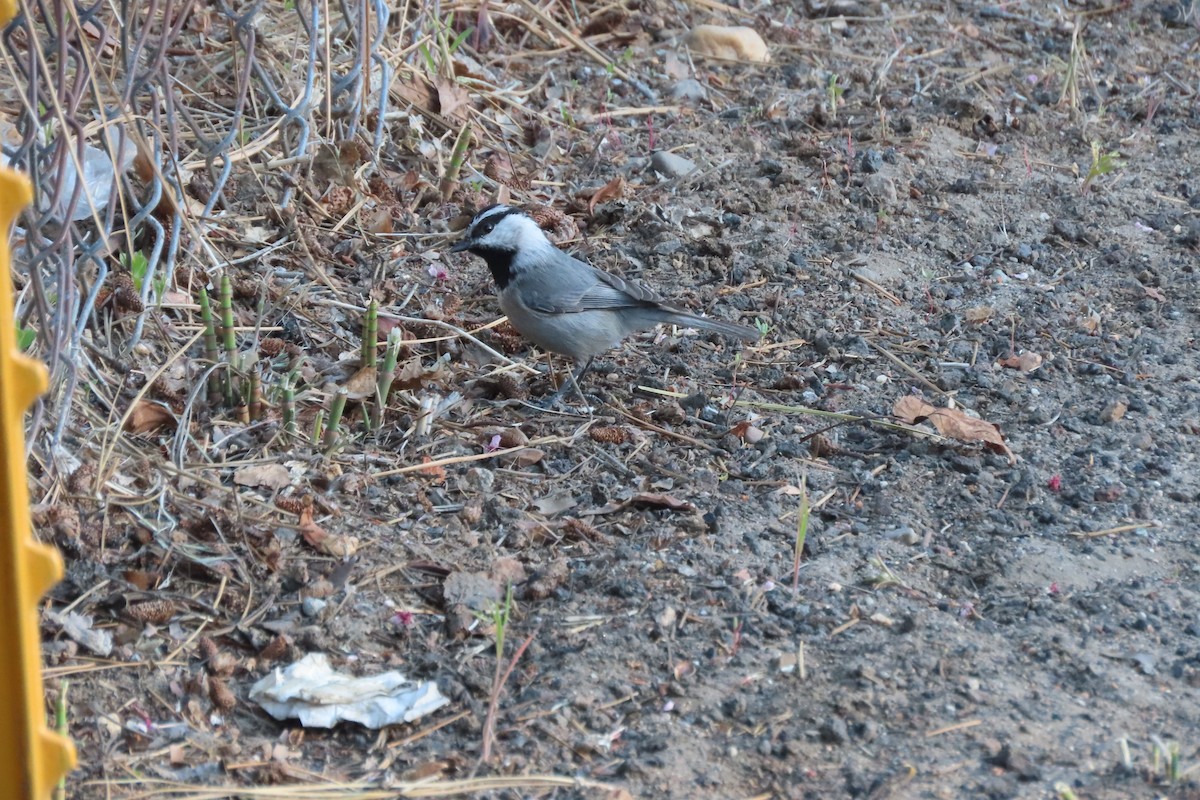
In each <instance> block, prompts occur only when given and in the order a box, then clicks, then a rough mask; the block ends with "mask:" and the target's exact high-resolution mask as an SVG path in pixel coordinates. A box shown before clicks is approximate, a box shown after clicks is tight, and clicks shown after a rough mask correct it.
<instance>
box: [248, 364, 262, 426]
mask: <svg viewBox="0 0 1200 800" xmlns="http://www.w3.org/2000/svg"><path fill="white" fill-rule="evenodd" d="M264 405H265V403H264V402H263V387H262V370H261V369H259V368H258V367H255V368H254V370H252V371H251V373H250V420H251V421H252V422H258V421H259V420H260V419H262V418H263V407H264Z"/></svg>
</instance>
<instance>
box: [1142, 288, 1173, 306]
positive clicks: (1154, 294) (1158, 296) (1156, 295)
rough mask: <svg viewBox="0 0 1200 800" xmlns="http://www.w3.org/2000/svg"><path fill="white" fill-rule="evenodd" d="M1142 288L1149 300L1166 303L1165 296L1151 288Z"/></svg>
mask: <svg viewBox="0 0 1200 800" xmlns="http://www.w3.org/2000/svg"><path fill="white" fill-rule="evenodd" d="M1142 288H1143V289H1145V290H1146V297H1149V298H1150V299H1151V300H1157V301H1158V302H1160V303H1165V302H1167V296H1166V295H1165V294H1163V293H1162V292H1161V291H1159V290H1158V289H1155V288H1154V287H1153V286H1143V287H1142Z"/></svg>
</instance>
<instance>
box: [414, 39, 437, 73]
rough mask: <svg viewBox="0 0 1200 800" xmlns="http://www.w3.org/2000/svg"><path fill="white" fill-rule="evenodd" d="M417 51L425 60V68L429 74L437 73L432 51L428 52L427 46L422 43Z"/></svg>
mask: <svg viewBox="0 0 1200 800" xmlns="http://www.w3.org/2000/svg"><path fill="white" fill-rule="evenodd" d="M417 52H418V53H420V54H421V58H422V59H424V60H425V69H427V70H429V74H430V75H437V62H436V61H434V60H433V53H431V52H429V46H428V45H424V44H423V45H421V46H420V47H418V48H417Z"/></svg>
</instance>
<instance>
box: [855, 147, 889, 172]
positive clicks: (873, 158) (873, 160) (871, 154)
mask: <svg viewBox="0 0 1200 800" xmlns="http://www.w3.org/2000/svg"><path fill="white" fill-rule="evenodd" d="M858 167H859V169H861V170H862V171H863V172H866V173H867V174H869V175H870V174H874V173H876V172H879V170H881V169H883V154H882V153H880V152H879V151H878V150H866V151H864V152H863V154H862V158H860V159H859V161H858Z"/></svg>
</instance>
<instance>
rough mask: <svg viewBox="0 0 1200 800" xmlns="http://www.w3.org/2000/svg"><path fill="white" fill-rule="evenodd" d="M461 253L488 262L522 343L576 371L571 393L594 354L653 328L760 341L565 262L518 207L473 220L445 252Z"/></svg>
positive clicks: (750, 331)
mask: <svg viewBox="0 0 1200 800" xmlns="http://www.w3.org/2000/svg"><path fill="white" fill-rule="evenodd" d="M464 250H466V251H469V252H471V253H474V254H475V255H477V256H479V257H480V258H482V259H483V260H484V261H486V262H487V265H488V269H489V270H491V273H492V278H493V279H494V280H495V281H496V288H497V290H499V295H500V309H501V310H502V311H503V312H504V313H505V314H507V315H508V320H509V322H511V323H512V325H513V327H514V328H516V329H517V331H518V332H520V334H521V335H522V336H524V337H525V338H527V339H529V340H531V341H532V342H533V343H534V344H536V345H537V346H538V347H540V348H542V349H543V350H549V351H551V352H555V353H562V354H563V355H566V356H570V357H571V358H573V359H575V360H576V361H577V362H580V363H582V364H583V366H582V368H581V369H580V370H579V372H578V373H577V374H576V375H573V376H572V377H571V380H572V383H573V384H575V391H576V392H579V386H578V381H579V379H580V378H582V377H583V374H584V373H585V372H587V370H588V368H589V367H591V365H592V360H593V359H594V358H595V357H596V356H597V355H598V354H599V353H603V352H604V351H605V350H609V349H611V348H613V347H616V346H617V344H619V343H620V341H621V340H622V339H624V338H625V337H626V336H628V335H629V334H631V333H633V332H635V331H640V330H646V329H648V328H653V327H654V326H655V325H657V324H659V323H660V322H665V323H667V324H671V325H683V326H687V327H692V328H703V329H704V330H710V331H716V332H717V333H720V334H722V335H724V336H728V337H730V338H733V339H742V340H744V341H747V342H753V341H757V340H758V339H759V338H760V336H761V335H760V333H759V332H758V331H757V330H755V329H754V328H747V327H745V326H744V325H734V324H733V323H730V322H722V321H721V320H717V319H708V318H706V317H698V316H696V315H695V314H689V313H688V312H686V311H682V310H680V309H678V308H675V307H674V306H671V305H669V304H668V303H667V302H666V301H665V300H663V299H662V298H661V297H659V296H658V295H657V294H656V293H655V292H654V291H653V290H651V289H649V288H648V287H646V286H643V285H642V284H640V283H636V282H634V281H627V280H625V279H623V278H618V277H617V276H616V275H610V274H609V273H607V272H604V271H603V270H599V269H596V268H595V267H593V266H591V265H589V264H586V263H584V262H583V261H580V260H579V259H577V258H572V257H571V256H569V255H567V254H566V253H564V252H563V251H561V250H559V249H558V248H557V247H555V246H554V244H553V243H552V242H551V241H550V240H549V239H547V238H546V234H545V233H543V232H542V229H541V228H540V227H538V224H537V222H535V221H534V220H533V218H532V217H530V216H529V215H528V214H527V213H525V212H524V211H522V210H521V209H519V208H513V207H512V206H506V205H494V206H489V207H488V208H485V209H483V210H482V211H480V212H479V213H478V214H476V215H475V218H474V219H472V220H471V224H470V226H468V228H467V232H466V235H465V236H464V237H463V238H462V240H461V241H459V242H457V243H456V244H455V245H454V246H453V247H451V248H450V252H452V253H461V252H463V251H464ZM560 392H561V390H560ZM557 397H558V395H557V394H556V395H555V397H554V398H552V401H553V400H554V399H557ZM580 397H581V398H582V397H583V394H582V392H580Z"/></svg>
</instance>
